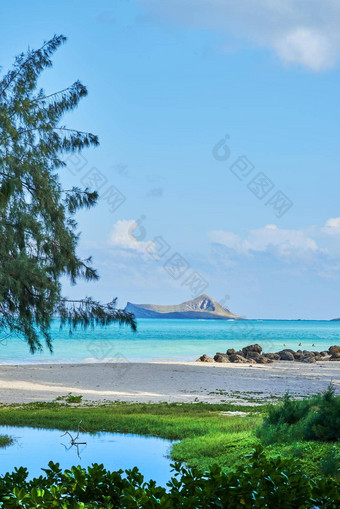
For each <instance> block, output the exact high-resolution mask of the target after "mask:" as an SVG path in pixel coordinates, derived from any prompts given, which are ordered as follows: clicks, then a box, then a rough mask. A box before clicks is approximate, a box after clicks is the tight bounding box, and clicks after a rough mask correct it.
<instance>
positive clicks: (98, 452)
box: [0, 426, 171, 486]
mask: <svg viewBox="0 0 340 509" xmlns="http://www.w3.org/2000/svg"><path fill="white" fill-rule="evenodd" d="M63 433H64V431H60V430H57V429H40V428H39V429H38V428H29V427H17V426H0V435H9V436H11V437H12V438H14V439H15V442H14V444H12V445H9V446H8V447H0V475H3V474H5V473H6V472H11V471H13V469H14V467H20V466H23V467H27V468H28V471H29V477H30V478H32V477H36V476H39V475H41V474H43V472H42V471H41V468H46V467H47V464H48V462H49V461H50V460H52V461H53V462H54V463H57V462H58V463H60V466H61V468H63V469H65V468H70V467H71V466H72V465H81V466H82V467H87V466H88V465H91V464H92V463H103V464H104V466H105V468H107V469H108V470H111V471H112V470H119V469H122V470H125V469H127V468H133V467H134V466H137V467H138V468H139V470H140V471H141V473H142V474H143V475H144V479H145V480H146V481H149V480H150V479H153V480H155V481H156V482H157V483H158V484H161V485H163V486H165V484H166V483H167V481H168V480H169V479H170V477H171V472H170V471H171V467H170V463H171V460H170V458H169V454H170V450H171V442H170V441H169V440H164V439H161V438H155V437H144V436H140V435H130V434H120V433H107V432H101V433H95V434H90V433H83V432H81V433H80V435H79V437H78V440H77V441H78V442H86V444H83V445H79V446H71V440H70V437H69V435H66V436H63V437H61V435H62V434H63ZM76 434H77V433H76V432H74V431H71V435H72V436H73V437H75V435H76Z"/></svg>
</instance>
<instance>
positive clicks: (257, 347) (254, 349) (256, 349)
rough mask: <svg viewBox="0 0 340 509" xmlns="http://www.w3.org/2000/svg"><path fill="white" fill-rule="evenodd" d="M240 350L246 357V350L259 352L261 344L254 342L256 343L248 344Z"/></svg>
mask: <svg viewBox="0 0 340 509" xmlns="http://www.w3.org/2000/svg"><path fill="white" fill-rule="evenodd" d="M242 352H243V355H244V356H245V357H246V356H247V354H248V352H257V353H261V352H262V346H260V345H258V344H256V345H249V346H245V347H244V348H242Z"/></svg>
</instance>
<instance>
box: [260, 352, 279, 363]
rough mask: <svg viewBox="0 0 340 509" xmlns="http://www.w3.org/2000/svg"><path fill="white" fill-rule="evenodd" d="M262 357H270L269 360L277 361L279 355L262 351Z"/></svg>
mask: <svg viewBox="0 0 340 509" xmlns="http://www.w3.org/2000/svg"><path fill="white" fill-rule="evenodd" d="M262 355H263V357H267V359H270V360H271V361H279V360H280V355H279V354H278V353H271V352H270V353H264V354H262Z"/></svg>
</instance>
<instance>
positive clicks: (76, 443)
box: [60, 421, 86, 446]
mask: <svg viewBox="0 0 340 509" xmlns="http://www.w3.org/2000/svg"><path fill="white" fill-rule="evenodd" d="M80 431H85V430H84V428H82V427H81V421H80V422H79V424H78V430H77V434H76V436H75V437H73V436H72V435H71V433H70V432H69V431H65V433H63V434H62V435H60V436H61V437H64V436H65V435H68V436H69V437H70V439H71V446H72V445H85V444H86V442H77V440H78V437H79V433H80Z"/></svg>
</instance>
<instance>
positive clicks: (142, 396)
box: [0, 362, 340, 403]
mask: <svg viewBox="0 0 340 509" xmlns="http://www.w3.org/2000/svg"><path fill="white" fill-rule="evenodd" d="M330 382H332V383H333V384H334V385H335V387H336V392H337V393H339V394H340V362H322V363H317V364H312V365H310V364H301V363H288V362H276V363H273V364H270V365H252V366H250V365H237V364H227V365H226V364H197V363H116V364H113V363H112V364H39V365H1V366H0V402H1V403H27V402H33V401H52V400H54V399H55V398H56V397H58V396H64V395H66V394H68V393H69V392H72V393H73V394H81V395H82V396H83V398H84V400H91V401H103V400H110V401H115V400H116V401H130V402H131V401H139V402H153V403H156V402H159V401H168V402H173V401H179V402H193V401H205V402H210V403H216V402H223V401H230V402H241V401H242V402H249V403H250V402H252V401H253V400H254V399H256V400H263V399H267V398H270V397H272V396H274V397H280V396H282V395H283V394H284V393H285V392H286V391H287V390H289V391H290V392H291V393H292V394H294V395H298V396H303V395H308V394H314V393H316V392H320V391H323V390H325V389H326V388H327V386H328V384H329V383H330Z"/></svg>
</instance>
